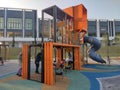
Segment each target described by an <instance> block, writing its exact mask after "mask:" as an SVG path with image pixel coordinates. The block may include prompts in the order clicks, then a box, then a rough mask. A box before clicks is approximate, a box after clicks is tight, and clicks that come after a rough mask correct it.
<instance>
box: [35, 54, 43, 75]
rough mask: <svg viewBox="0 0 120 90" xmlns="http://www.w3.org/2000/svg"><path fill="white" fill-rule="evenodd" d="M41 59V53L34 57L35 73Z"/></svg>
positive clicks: (37, 71)
mask: <svg viewBox="0 0 120 90" xmlns="http://www.w3.org/2000/svg"><path fill="white" fill-rule="evenodd" d="M41 58H42V53H41V52H39V53H38V54H37V56H36V57H35V65H36V70H35V73H39V70H38V69H39V62H40V61H41Z"/></svg>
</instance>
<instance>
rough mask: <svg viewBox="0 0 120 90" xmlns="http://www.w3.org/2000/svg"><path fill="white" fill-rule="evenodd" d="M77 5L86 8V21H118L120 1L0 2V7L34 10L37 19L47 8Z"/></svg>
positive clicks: (38, 0) (9, 0)
mask: <svg viewBox="0 0 120 90" xmlns="http://www.w3.org/2000/svg"><path fill="white" fill-rule="evenodd" d="M79 4H83V5H84V6H85V7H86V9H87V13H88V15H87V16H88V19H120V0H0V7H8V8H26V9H36V10H37V11H38V17H39V18H41V11H42V10H43V9H45V8H47V7H50V6H53V5H57V6H58V7H59V8H61V9H64V8H67V7H70V6H75V5H79Z"/></svg>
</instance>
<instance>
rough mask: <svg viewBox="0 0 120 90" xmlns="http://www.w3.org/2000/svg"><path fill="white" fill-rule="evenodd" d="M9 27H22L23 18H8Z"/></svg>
mask: <svg viewBox="0 0 120 90" xmlns="http://www.w3.org/2000/svg"><path fill="white" fill-rule="evenodd" d="M7 29H22V19H21V18H8V21H7Z"/></svg>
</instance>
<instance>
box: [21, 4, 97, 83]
mask: <svg viewBox="0 0 120 90" xmlns="http://www.w3.org/2000/svg"><path fill="white" fill-rule="evenodd" d="M86 32H87V9H86V8H85V7H84V6H83V5H82V4H80V5H77V6H72V7H69V8H66V9H64V10H61V9H60V8H59V7H57V6H52V7H49V8H46V9H44V10H42V42H41V43H40V44H38V45H28V44H24V45H23V47H22V54H23V56H22V78H24V79H30V77H31V75H30V67H31V66H30V57H31V56H30V52H31V47H40V48H41V52H42V61H41V82H42V83H45V84H48V85H54V83H55V80H54V68H53V67H54V66H53V62H54V60H53V59H55V61H56V62H57V65H56V67H58V68H59V67H60V62H61V61H62V60H63V59H64V58H65V57H64V52H65V51H67V52H72V54H73V57H72V58H73V69H74V70H81V69H82V55H81V52H80V50H81V48H80V45H81V44H83V43H84V35H85V33H86ZM81 38H83V39H82V41H81V42H80V39H81ZM96 61H97V60H96Z"/></svg>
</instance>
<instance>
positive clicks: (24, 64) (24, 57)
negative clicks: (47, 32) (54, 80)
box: [22, 44, 29, 79]
mask: <svg viewBox="0 0 120 90" xmlns="http://www.w3.org/2000/svg"><path fill="white" fill-rule="evenodd" d="M28 49H29V46H28V45H27V44H24V45H23V47H22V78H24V79H28Z"/></svg>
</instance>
